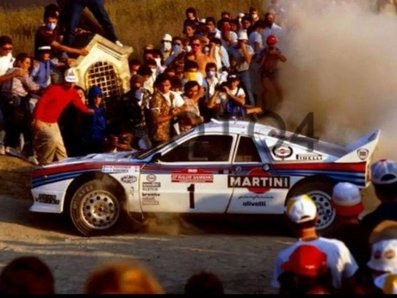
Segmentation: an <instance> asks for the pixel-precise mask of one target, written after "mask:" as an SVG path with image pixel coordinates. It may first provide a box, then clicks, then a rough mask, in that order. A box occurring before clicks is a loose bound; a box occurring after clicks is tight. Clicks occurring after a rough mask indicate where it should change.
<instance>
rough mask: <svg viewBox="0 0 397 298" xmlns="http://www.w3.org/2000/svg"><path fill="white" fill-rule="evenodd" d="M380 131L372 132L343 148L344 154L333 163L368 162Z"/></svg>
mask: <svg viewBox="0 0 397 298" xmlns="http://www.w3.org/2000/svg"><path fill="white" fill-rule="evenodd" d="M379 137H380V129H378V130H375V131H372V132H370V133H368V134H366V135H365V136H363V137H361V138H359V139H358V140H357V141H355V142H353V143H351V144H349V145H347V146H346V147H345V149H346V152H347V153H346V154H345V155H343V156H341V157H340V158H338V159H337V160H336V161H335V162H363V161H366V162H367V163H369V162H370V160H371V157H372V154H373V153H374V151H375V148H376V146H377V145H378V141H379Z"/></svg>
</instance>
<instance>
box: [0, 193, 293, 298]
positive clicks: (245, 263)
mask: <svg viewBox="0 0 397 298" xmlns="http://www.w3.org/2000/svg"><path fill="white" fill-rule="evenodd" d="M29 206H30V202H29V201H28V200H26V199H17V198H13V197H11V196H0V210H1V212H0V231H1V234H0V250H1V255H0V267H1V268H3V266H4V265H5V264H6V263H7V262H9V261H10V260H12V259H13V258H15V257H18V256H22V255H36V256H38V257H40V258H42V259H43V260H45V261H46V262H47V263H48V264H49V266H50V267H51V268H52V269H53V272H54V275H55V278H56V290H57V293H60V294H77V293H82V291H83V284H84V280H85V278H86V277H87V274H88V272H89V271H90V270H92V269H93V268H95V267H96V266H97V265H99V264H102V263H104V262H107V261H111V260H114V259H121V258H133V259H137V260H140V261H143V262H144V263H145V264H147V266H148V267H149V269H150V270H151V271H153V272H154V273H155V274H156V276H157V277H158V279H159V281H160V282H161V284H162V285H163V286H164V288H165V289H166V291H167V292H168V293H182V292H183V285H184V282H185V280H186V279H187V278H188V277H189V276H190V275H191V274H192V273H195V272H197V271H199V270H202V269H205V270H210V271H212V272H215V273H217V274H218V275H219V277H220V278H221V279H222V281H223V282H224V286H225V291H226V292H227V293H236V294H240V293H246V294H257V293H275V292H274V290H273V289H271V288H270V287H269V283H270V278H271V269H272V263H273V260H274V259H275V256H276V254H277V252H278V251H279V250H280V249H282V248H283V247H285V246H286V245H287V244H288V243H290V242H291V241H293V239H292V238H290V237H285V236H280V237H279V236H274V235H266V234H262V233H260V234H257V235H255V234H252V233H251V232H250V229H249V227H245V228H244V229H242V230H241V229H238V231H237V230H236V229H233V228H228V229H227V230H229V231H227V232H225V231H223V230H222V229H219V230H218V231H217V229H216V227H213V229H212V232H210V233H198V232H197V230H194V232H192V233H190V234H189V232H186V233H185V234H183V235H180V234H179V235H177V233H178V227H177V225H178V223H175V226H173V225H172V224H171V225H170V224H169V223H168V224H167V228H164V227H162V228H161V227H159V228H158V231H152V232H139V233H138V234H133V233H126V234H120V235H115V236H108V237H96V238H84V237H80V236H77V235H76V234H75V233H74V230H73V228H72V226H71V225H69V223H67V221H65V220H64V219H63V218H62V217H60V216H55V215H52V214H38V213H31V212H29V211H28V208H29ZM224 228H225V227H223V229H224ZM221 230H222V231H221ZM256 230H258V228H257V227H256ZM244 231H245V233H244ZM248 233H249V234H250V235H244V234H248Z"/></svg>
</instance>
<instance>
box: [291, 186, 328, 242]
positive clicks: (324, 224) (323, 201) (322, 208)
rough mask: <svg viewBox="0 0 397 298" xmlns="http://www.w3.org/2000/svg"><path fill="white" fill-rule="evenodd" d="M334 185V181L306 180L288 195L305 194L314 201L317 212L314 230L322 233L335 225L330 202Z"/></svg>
mask: <svg viewBox="0 0 397 298" xmlns="http://www.w3.org/2000/svg"><path fill="white" fill-rule="evenodd" d="M334 185H335V183H333V182H332V181H327V180H307V181H306V182H303V184H301V185H299V186H298V187H297V188H296V189H293V190H292V191H291V192H290V193H289V195H288V198H291V197H294V196H298V195H303V194H307V195H308V196H309V197H310V198H311V199H312V200H313V201H314V202H315V203H316V206H317V214H318V219H317V223H316V230H317V231H318V232H319V233H320V234H322V235H325V234H327V233H328V232H330V231H331V230H332V229H333V228H334V227H335V225H336V211H335V209H334V207H333V206H332V204H331V196H332V189H333V187H334ZM287 200H288V199H287Z"/></svg>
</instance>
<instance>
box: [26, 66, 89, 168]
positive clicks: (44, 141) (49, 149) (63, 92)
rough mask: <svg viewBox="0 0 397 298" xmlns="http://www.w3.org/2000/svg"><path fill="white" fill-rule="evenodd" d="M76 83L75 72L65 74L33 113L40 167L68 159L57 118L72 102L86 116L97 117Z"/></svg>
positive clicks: (42, 97)
mask: <svg viewBox="0 0 397 298" xmlns="http://www.w3.org/2000/svg"><path fill="white" fill-rule="evenodd" d="M75 83H77V76H76V74H75V71H74V69H71V68H70V69H68V70H67V71H66V72H65V82H64V83H63V84H54V85H51V86H50V87H49V88H48V89H47V90H46V91H45V92H44V94H43V95H42V96H41V97H40V99H39V101H38V102H37V104H36V108H35V110H34V113H33V129H34V141H33V147H34V150H35V151H36V154H37V160H38V162H39V164H41V165H46V164H49V163H52V162H53V161H56V160H62V159H64V158H66V157H67V152H66V149H65V145H64V143H63V139H62V135H61V132H60V130H59V126H58V119H59V117H60V115H61V113H62V112H63V110H64V109H65V108H66V107H67V105H68V104H69V103H72V104H73V105H74V106H75V107H76V108H78V109H79V110H80V111H81V112H83V113H87V114H91V115H93V114H94V110H92V109H89V108H87V107H86V106H85V105H84V103H83V102H82V101H81V98H80V96H79V94H78V93H77V91H76V89H75V88H74V84H75Z"/></svg>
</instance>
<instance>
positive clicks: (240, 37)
mask: <svg viewBox="0 0 397 298" xmlns="http://www.w3.org/2000/svg"><path fill="white" fill-rule="evenodd" d="M238 40H248V34H247V31H245V30H241V31H239V33H238Z"/></svg>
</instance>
